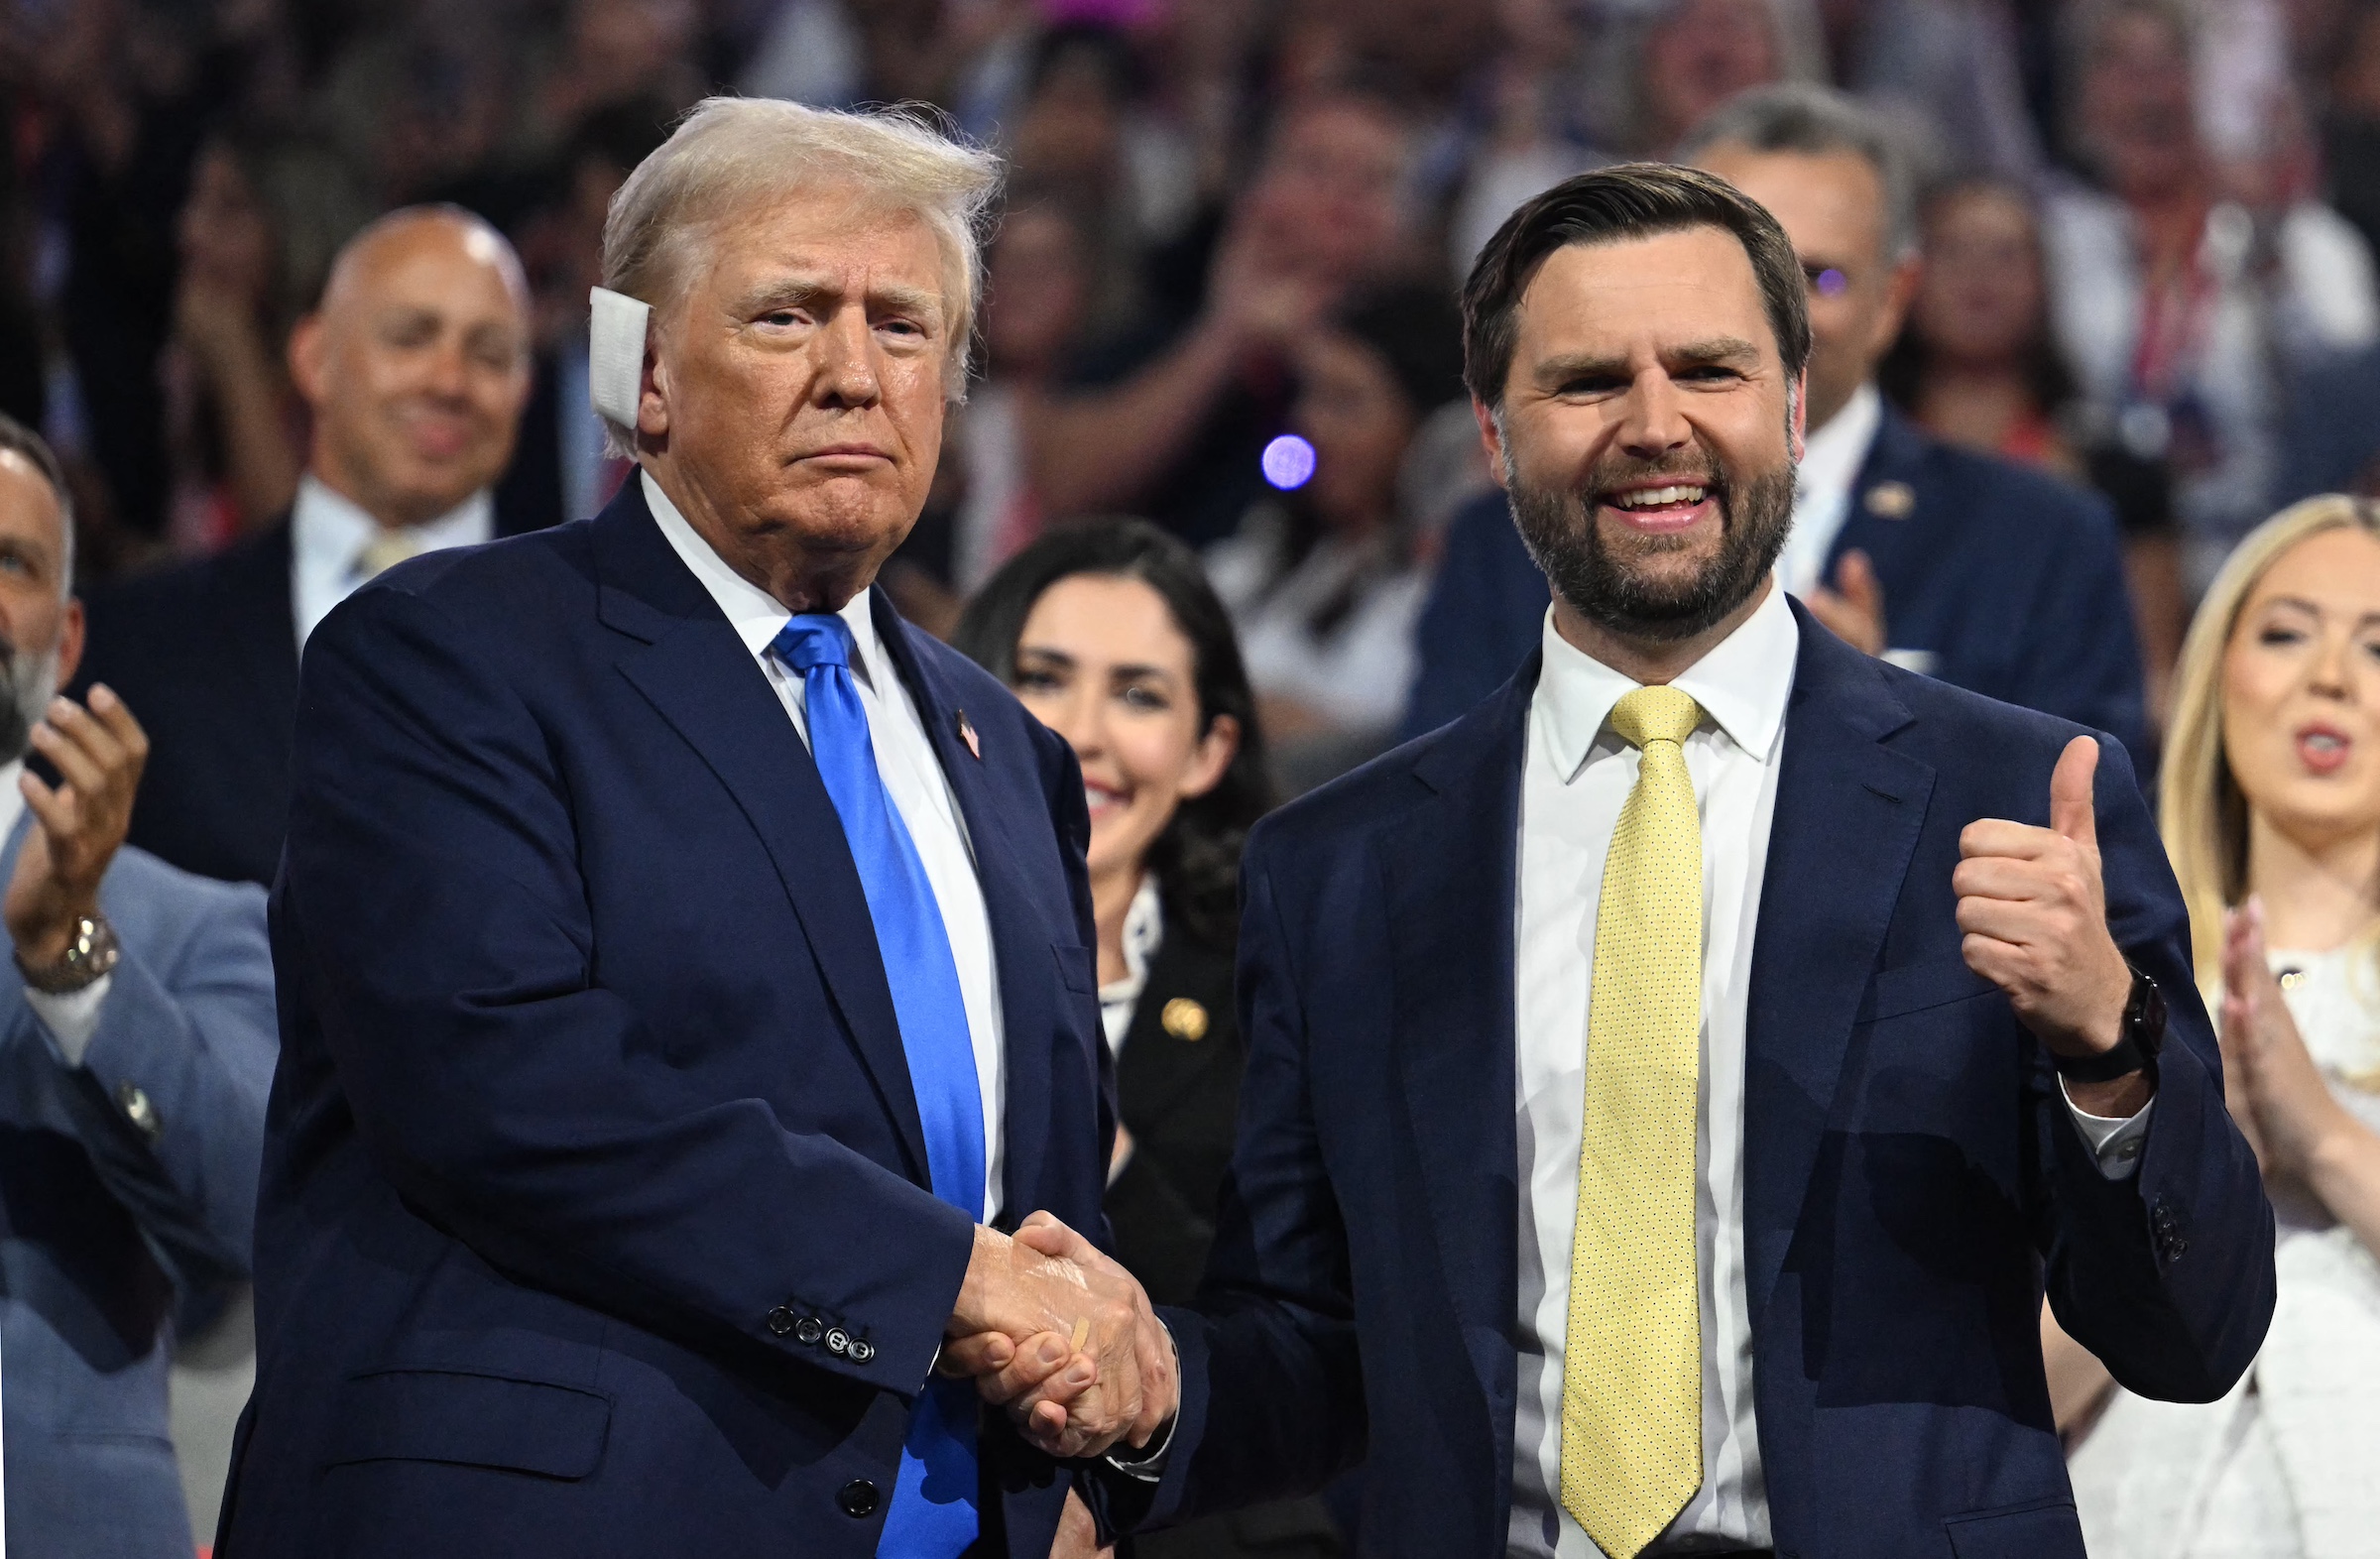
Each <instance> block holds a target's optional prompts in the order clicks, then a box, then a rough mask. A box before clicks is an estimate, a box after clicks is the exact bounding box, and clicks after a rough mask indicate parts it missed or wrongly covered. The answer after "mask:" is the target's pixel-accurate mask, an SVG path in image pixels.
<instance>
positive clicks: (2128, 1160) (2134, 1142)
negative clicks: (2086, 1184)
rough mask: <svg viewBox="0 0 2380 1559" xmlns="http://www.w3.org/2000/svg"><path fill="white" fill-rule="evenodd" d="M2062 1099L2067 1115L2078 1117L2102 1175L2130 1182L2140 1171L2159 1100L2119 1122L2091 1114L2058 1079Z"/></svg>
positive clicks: (2108, 1117) (2080, 1126)
mask: <svg viewBox="0 0 2380 1559" xmlns="http://www.w3.org/2000/svg"><path fill="white" fill-rule="evenodd" d="M2058 1096H2059V1097H2060V1098H2062V1099H2064V1100H2065V1101H2066V1113H2067V1114H2068V1115H2071V1116H2073V1117H2074V1118H2075V1130H2076V1131H2078V1132H2081V1133H2082V1140H2083V1141H2084V1142H2086V1143H2088V1144H2089V1146H2090V1152H2091V1156H2092V1157H2093V1158H2094V1159H2096V1160H2097V1161H2098V1165H2099V1173H2101V1174H2103V1175H2105V1176H2106V1177H2107V1178H2108V1179H2110V1180H2129V1179H2131V1178H2132V1176H2134V1175H2135V1174H2138V1173H2139V1172H2140V1149H2141V1143H2142V1141H2143V1140H2144V1139H2146V1138H2147V1137H2148V1135H2149V1112H2150V1111H2151V1110H2154V1109H2156V1108H2157V1101H2156V1100H2155V1099H2151V1100H2150V1101H2149V1102H2148V1103H2147V1104H2144V1105H2142V1106H2141V1107H2140V1110H2139V1112H2138V1113H2137V1114H2134V1115H2131V1116H2127V1117H2125V1118H2123V1119H2122V1120H2117V1119H2115V1118H2113V1117H2111V1116H2104V1115H2091V1114H2089V1113H2087V1112H2086V1111H2084V1110H2083V1109H2082V1106H2080V1105H2078V1104H2076V1103H2075V1100H2074V1096H2073V1095H2072V1094H2069V1093H2068V1092H2067V1091H2066V1079H2065V1078H2063V1077H2061V1078H2060V1079H2058Z"/></svg>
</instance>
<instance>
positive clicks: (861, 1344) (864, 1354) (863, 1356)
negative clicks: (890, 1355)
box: [845, 1337, 876, 1365]
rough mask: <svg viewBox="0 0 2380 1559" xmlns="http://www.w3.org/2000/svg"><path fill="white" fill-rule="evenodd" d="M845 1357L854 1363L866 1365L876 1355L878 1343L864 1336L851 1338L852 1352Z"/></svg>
mask: <svg viewBox="0 0 2380 1559" xmlns="http://www.w3.org/2000/svg"><path fill="white" fill-rule="evenodd" d="M845 1357H846V1358H848V1359H849V1360H850V1361H851V1362H852V1363H853V1364H856V1365H864V1364H866V1363H867V1362H868V1361H869V1360H871V1359H874V1358H875V1357H876V1344H874V1343H872V1342H870V1341H868V1340H867V1339H866V1338H864V1337H855V1338H853V1339H852V1340H851V1352H850V1353H849V1354H847V1355H845Z"/></svg>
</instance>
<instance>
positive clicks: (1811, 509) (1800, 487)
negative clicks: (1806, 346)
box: [1777, 384, 1891, 606]
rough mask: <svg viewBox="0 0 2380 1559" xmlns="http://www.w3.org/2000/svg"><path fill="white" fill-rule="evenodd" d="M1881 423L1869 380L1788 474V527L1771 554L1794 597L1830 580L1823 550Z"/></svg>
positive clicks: (1837, 532) (1843, 516)
mask: <svg viewBox="0 0 2380 1559" xmlns="http://www.w3.org/2000/svg"><path fill="white" fill-rule="evenodd" d="M1883 422H1884V398H1883V397H1882V396H1880V395H1878V394H1877V393H1876V387H1875V386H1874V385H1873V384H1864V385H1861V386H1860V387H1859V388H1858V389H1856V390H1854V391H1852V392H1851V398H1850V399H1849V400H1848V401H1846V402H1844V406H1843V410H1842V411H1840V412H1838V413H1836V414H1835V415H1834V416H1833V417H1831V418H1829V419H1827V424H1826V425H1825V426H1824V427H1821V428H1819V429H1817V430H1816V431H1815V432H1813V433H1811V434H1810V436H1809V438H1808V440H1807V441H1806V442H1805V443H1804V444H1803V447H1802V463H1801V467H1800V469H1798V470H1797V471H1795V473H1794V478H1793V531H1792V534H1790V535H1789V536H1787V537H1786V538H1785V550H1784V551H1783V552H1781V553H1779V554H1778V556H1777V579H1778V582H1780V583H1781V584H1783V585H1784V586H1785V588H1786V589H1788V590H1790V591H1792V592H1793V593H1794V594H1795V595H1808V594H1809V593H1810V592H1811V590H1812V589H1814V588H1815V587H1817V586H1819V585H1830V586H1831V585H1832V584H1833V581H1832V580H1830V579H1828V578H1827V576H1826V573H1827V553H1829V552H1830V551H1833V550H1834V548H1835V539H1836V538H1837V537H1839V536H1841V535H1843V525H1844V521H1846V520H1848V519H1849V518H1850V517H1851V486H1852V484H1853V483H1855V482H1857V481H1858V480H1859V469H1860V467H1862V466H1864V465H1866V464H1867V452H1868V450H1869V449H1871V448H1872V447H1874V445H1875V442H1876V429H1877V428H1878V427H1880V426H1882V425H1883ZM1885 604H1886V605H1888V606H1889V605H1890V604H1891V603H1890V602H1887V603H1885Z"/></svg>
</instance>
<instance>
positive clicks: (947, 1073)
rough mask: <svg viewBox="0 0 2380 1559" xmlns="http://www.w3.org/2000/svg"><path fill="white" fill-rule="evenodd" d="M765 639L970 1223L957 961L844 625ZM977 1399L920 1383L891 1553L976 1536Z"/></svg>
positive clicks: (980, 1125)
mask: <svg viewBox="0 0 2380 1559" xmlns="http://www.w3.org/2000/svg"><path fill="white" fill-rule="evenodd" d="M770 649H771V650H772V651H773V652H774V653H775V655H776V657H777V659H778V660H782V661H783V662H784V663H785V664H786V665H788V666H790V667H792V668H793V669H794V670H795V671H797V672H799V673H800V674H801V679H802V708H803V714H804V716H805V717H806V721H807V724H808V726H809V736H810V754H811V757H812V758H813V759H815V760H816V762H817V765H818V777H819V779H820V780H823V781H825V784H826V793H827V795H828V797H829V798H830V799H831V800H832V801H833V802H834V805H835V815H836V816H837V817H838V818H839V819H840V820H841V821H842V824H843V837H844V838H845V839H846V840H847V841H848V842H849V843H850V845H851V857H852V863H853V864H854V865H855V866H857V867H858V868H859V873H860V887H861V889H862V891H863V893H864V894H865V895H866V898H867V900H868V914H869V918H870V919H871V920H873V921H874V922H875V926H876V941H877V948H878V951H879V953H880V954H881V955H882V957H883V959H884V965H885V978H886V983H887V984H888V985H890V986H891V987H892V1011H893V1016H894V1018H895V1019H897V1020H898V1021H899V1024H900V1044H901V1050H902V1052H903V1053H904V1054H905V1055H906V1056H907V1058H908V1064H909V1084H910V1087H911V1089H912V1090H913V1091H914V1092H915V1094H916V1098H917V1115H918V1120H919V1122H920V1124H921V1125H922V1126H923V1128H924V1131H925V1157H926V1169H927V1173H928V1175H929V1177H930V1178H931V1180H932V1181H933V1190H934V1194H935V1195H936V1196H938V1197H940V1198H941V1199H942V1200H943V1201H945V1202H948V1203H950V1204H951V1205H952V1206H954V1207H958V1208H963V1209H965V1210H966V1212H967V1214H968V1216H970V1217H972V1218H974V1219H975V1220H977V1221H978V1222H979V1223H980V1222H981V1221H982V1220H983V1216H984V1151H985V1148H984V1116H983V1093H982V1090H981V1088H980V1086H979V1085H978V1083H977V1081H976V1072H975V1044H974V1040H973V1039H972V1038H971V1037H970V1035H969V1033H968V1028H967V1007H966V1002H965V1000H964V998H962V996H961V995H960V992H959V972H958V964H957V961H956V960H955V959H954V958H953V957H952V956H951V951H950V936H949V933H948V931H947V930H946V929H945V928H944V926H943V923H942V911H941V907H940V905H939V904H938V903H937V902H936V900H935V899H934V889H933V884H932V882H931V881H930V880H928V879H927V877H926V875H925V866H924V863H923V862H922V861H921V860H920V859H919V858H918V855H917V847H916V843H915V841H913V840H912V839H911V838H910V837H909V831H908V828H907V826H906V825H905V824H903V822H902V821H901V817H900V812H899V810H898V809H897V808H895V807H894V806H893V804H892V796H891V795H889V794H888V793H887V792H886V789H885V782H884V777H883V776H882V775H881V774H880V773H879V772H878V770H877V767H876V745H875V742H874V740H873V739H872V738H871V737H870V735H869V730H868V711H867V708H866V706H865V705H863V704H862V703H861V702H860V694H859V687H858V685H857V684H856V683H855V682H854V681H853V680H852V675H851V653H852V636H851V627H850V625H849V624H847V623H845V622H844V621H843V619H841V618H840V617H836V616H833V615H831V614H828V613H823V612H821V613H809V614H804V615H801V616H797V617H795V618H793V619H792V620H791V621H790V622H788V623H786V624H785V626H784V627H783V628H782V629H780V630H779V631H778V632H777V636H776V638H775V639H774V640H773V641H772V642H771V644H770ZM975 1400H976V1399H975V1388H974V1385H973V1383H972V1382H969V1381H965V1380H945V1379H935V1380H931V1381H928V1382H927V1383H926V1385H925V1387H924V1389H922V1390H921V1391H920V1392H919V1393H918V1397H917V1404H916V1406H915V1407H914V1408H913V1409H912V1410H911V1412H910V1416H909V1428H908V1433H907V1436H906V1437H905V1438H904V1440H903V1442H902V1445H901V1456H900V1476H899V1479H898V1481H897V1483H896V1484H895V1486H894V1489H893V1492H892V1503H891V1505H890V1507H889V1508H888V1510H887V1511H886V1515H885V1530H884V1535H883V1537H882V1538H881V1539H880V1541H879V1543H878V1546H877V1552H878V1553H879V1554H881V1555H884V1556H887V1559H956V1556H957V1555H958V1554H959V1553H961V1552H962V1551H964V1550H965V1549H966V1548H967V1546H968V1545H969V1544H970V1543H972V1542H974V1541H975V1539H976V1535H977V1530H978V1525H979V1522H978V1519H977V1513H976V1501H977V1498H978V1494H977V1486H976V1451H975V1423H976V1406H975Z"/></svg>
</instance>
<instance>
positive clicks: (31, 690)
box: [0, 638, 58, 764]
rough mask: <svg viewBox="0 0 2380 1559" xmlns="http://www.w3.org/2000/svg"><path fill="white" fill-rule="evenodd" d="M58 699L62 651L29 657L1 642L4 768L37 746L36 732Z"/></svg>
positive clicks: (1, 755)
mask: <svg viewBox="0 0 2380 1559" xmlns="http://www.w3.org/2000/svg"><path fill="white" fill-rule="evenodd" d="M57 696H58V647H57V646H56V645H53V646H51V647H50V648H49V649H48V650H46V651H44V652H42V653H41V654H39V655H28V654H26V653H25V652H24V651H23V650H20V649H19V648H17V646H15V645H14V644H11V643H10V642H8V641H7V640H6V639H4V638H0V764H6V763H14V762H16V761H17V760H18V759H20V758H22V757H24V756H25V753H26V750H27V749H29V748H31V747H32V746H33V728H34V727H35V726H36V725H38V724H40V723H41V719H42V715H43V713H44V712H45V711H47V710H48V709H49V707H50V700H51V699H53V698H55V697H57Z"/></svg>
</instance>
